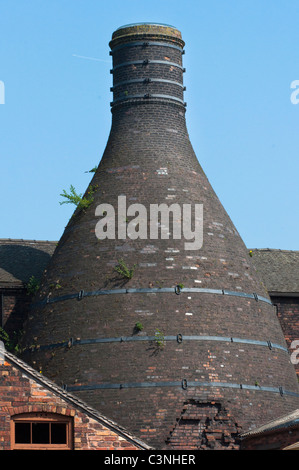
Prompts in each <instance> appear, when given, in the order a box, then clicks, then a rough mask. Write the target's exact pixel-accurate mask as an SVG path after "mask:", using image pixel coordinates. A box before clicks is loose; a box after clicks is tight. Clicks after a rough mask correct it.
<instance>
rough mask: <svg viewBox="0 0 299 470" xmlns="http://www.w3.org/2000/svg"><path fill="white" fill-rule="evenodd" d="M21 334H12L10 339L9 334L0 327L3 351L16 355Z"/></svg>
mask: <svg viewBox="0 0 299 470" xmlns="http://www.w3.org/2000/svg"><path fill="white" fill-rule="evenodd" d="M21 334H22V332H21V331H20V332H19V333H16V332H15V331H14V332H13V336H12V337H10V336H9V334H8V333H7V332H6V331H5V330H4V329H3V328H1V327H0V341H2V342H3V344H4V346H5V349H6V350H7V351H10V352H12V353H14V354H16V353H17V352H18V351H19V344H18V343H19V337H20V335H21Z"/></svg>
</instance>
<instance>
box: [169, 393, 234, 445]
mask: <svg viewBox="0 0 299 470" xmlns="http://www.w3.org/2000/svg"><path fill="white" fill-rule="evenodd" d="M239 431H240V427H239V426H238V424H237V423H236V422H235V421H234V419H233V418H232V417H231V416H230V414H229V413H228V412H227V410H226V409H225V408H224V407H223V405H222V404H221V403H217V402H215V401H210V402H206V403H199V402H196V401H195V400H190V401H188V402H186V403H185V404H184V407H183V410H182V413H181V416H180V419H179V420H178V421H177V424H176V426H175V428H174V429H173V430H172V431H171V433H170V438H169V439H168V441H167V444H168V448H170V449H175V450H183V449H185V450H224V449H226V450H239V439H238V434H239Z"/></svg>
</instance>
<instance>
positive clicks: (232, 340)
mask: <svg viewBox="0 0 299 470" xmlns="http://www.w3.org/2000/svg"><path fill="white" fill-rule="evenodd" d="M156 340H157V337H156V336H119V337H115V338H90V339H74V338H70V339H68V340H67V341H62V342H60V343H53V344H45V345H38V346H32V347H29V348H27V349H26V350H27V351H31V352H33V351H35V350H51V349H56V348H64V347H68V348H70V347H73V346H79V345H86V344H101V343H102V344H104V343H131V342H141V341H147V342H155V341H156ZM164 341H175V342H177V343H179V344H181V343H183V342H185V341H219V342H226V343H237V344H250V345H254V346H263V347H267V348H269V349H270V350H272V349H278V350H280V351H283V352H285V353H287V354H289V351H288V349H287V348H285V347H284V346H281V345H280V344H276V343H272V342H271V348H270V347H269V343H270V341H259V340H254V339H246V338H232V337H226V336H206V335H201V336H196V335H191V336H190V335H182V334H181V333H179V334H177V335H176V336H175V335H171V336H163V342H164Z"/></svg>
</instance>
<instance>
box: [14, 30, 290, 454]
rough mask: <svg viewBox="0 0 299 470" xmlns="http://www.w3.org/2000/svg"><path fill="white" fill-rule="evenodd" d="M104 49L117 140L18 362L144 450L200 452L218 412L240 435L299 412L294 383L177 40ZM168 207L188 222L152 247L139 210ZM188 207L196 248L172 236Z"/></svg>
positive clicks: (55, 266) (52, 274)
mask: <svg viewBox="0 0 299 470" xmlns="http://www.w3.org/2000/svg"><path fill="white" fill-rule="evenodd" d="M110 47H111V55H112V58H113V69H112V71H111V72H112V74H113V88H112V90H113V101H112V103H111V111H112V127H111V132H110V136H109V139H108V142H107V146H106V149H105V151H104V154H103V157H102V160H101V162H100V164H99V166H98V169H97V171H96V173H95V174H94V176H93V178H92V181H91V183H90V186H89V188H88V189H87V191H86V195H85V196H86V198H87V199H88V200H89V202H90V204H89V206H88V207H85V208H80V207H78V208H77V209H76V210H75V212H74V215H73V217H72V218H71V220H70V221H69V223H68V225H67V227H66V229H65V231H64V234H63V236H62V237H61V240H60V241H59V243H58V246H57V248H56V251H55V253H54V255H53V258H52V261H51V263H50V266H49V268H48V270H47V272H46V273H45V275H44V279H43V282H42V287H41V289H40V292H39V294H38V297H37V298H36V299H35V302H34V304H33V306H32V312H31V315H30V317H29V319H28V322H27V324H26V325H25V334H24V341H23V346H24V351H23V358H24V360H26V361H27V362H28V363H31V364H32V365H33V366H34V367H35V368H36V369H38V370H41V371H42V373H43V374H44V375H46V376H47V377H49V378H50V379H52V380H54V381H56V382H57V383H58V384H59V385H63V386H65V387H66V388H67V390H68V391H70V392H72V393H74V394H76V395H77V396H78V397H80V398H81V399H83V400H84V401H86V402H87V403H90V404H91V405H92V406H93V407H94V408H97V409H98V410H99V411H101V413H103V414H104V415H106V416H107V417H110V418H111V419H113V420H114V421H116V422H117V423H119V424H120V425H122V426H124V427H126V428H127V429H129V430H130V431H131V432H133V433H134V434H135V435H137V436H139V437H140V438H142V439H143V440H144V441H145V442H147V443H149V444H150V445H152V446H154V447H156V448H158V449H162V448H167V447H168V448H185V449H187V448H203V447H204V445H203V442H204V440H203V437H202V436H203V435H204V431H205V426H208V423H210V422H211V418H210V415H211V413H212V414H213V413H214V417H215V413H216V416H218V417H220V415H221V416H223V415H224V414H225V413H226V419H227V420H230V423H231V424H232V426H233V428H234V429H233V431H232V434H234V433H236V432H237V431H238V430H239V429H240V428H239V427H240V426H241V427H242V429H243V430H248V429H251V428H253V427H255V426H257V425H260V424H262V423H264V422H267V421H269V420H270V419H272V418H275V417H277V416H281V415H283V414H284V413H288V412H290V411H293V410H294V409H295V408H297V407H298V404H299V394H298V384H297V379H296V376H295V371H294V368H293V365H292V364H291V361H290V356H289V354H288V351H287V349H286V344H285V340H284V336H283V333H282V330H281V327H280V324H279V321H278V319H277V315H276V311H275V307H274V306H273V305H271V301H270V299H269V297H268V294H267V292H266V290H265V288H264V286H263V284H262V283H261V282H260V280H259V279H258V276H257V273H256V271H255V268H254V267H253V265H252V262H251V261H252V260H251V258H250V256H249V254H248V250H247V249H246V247H245V245H244V243H243V241H242V240H241V238H240V236H239V234H238V232H237V230H236V228H235V227H234V225H233V223H232V221H231V220H230V218H229V216H228V215H227V213H226V212H225V210H224V208H223V206H222V205H221V203H220V201H219V200H218V198H217V196H216V194H215V192H214V191H213V189H212V187H211V185H210V183H209V181H208V179H207V177H206V176H205V174H204V172H203V170H202V168H201V166H200V164H199V163H198V160H197V158H196V156H195V154H194V151H193V149H192V146H191V143H190V140H189V137H188V132H187V128H186V121H185V111H186V106H185V103H184V98H183V92H184V87H183V73H184V68H183V65H182V55H183V48H184V42H183V40H182V37H181V34H180V32H179V31H178V30H177V29H176V28H174V27H171V26H167V25H158V24H144V23H142V24H135V25H128V26H125V27H122V28H119V29H118V30H116V31H115V32H114V34H113V36H112V40H111V42H110ZM88 191H89V193H88ZM91 195H92V197H90V196H91ZM120 202H121V203H123V202H125V203H126V207H127V209H128V212H126V211H124V209H123V207H120V206H119V203H120ZM102 204H106V206H103V205H102ZM134 204H139V206H134ZM160 204H166V205H167V207H169V206H170V205H171V204H176V206H175V209H176V210H181V216H182V217H181V218H180V216H178V213H176V212H175V215H174V217H173V219H174V225H173V226H172V225H170V230H168V229H169V227H167V226H166V227H165V220H164V219H163V220H161V221H160V224H158V225H156V227H157V228H158V229H160V228H161V229H162V230H161V232H159V234H158V235H159V236H158V237H156V238H155V237H154V236H152V237H151V236H150V235H151V234H152V235H153V233H154V229H153V227H152V225H151V224H152V219H150V217H148V218H147V219H146V220H147V224H148V225H147V231H146V232H147V233H145V234H144V230H143V232H142V236H139V237H138V235H141V230H140V229H141V227H143V229H144V227H145V223H144V213H142V214H141V218H140V219H139V225H136V223H137V219H135V217H136V216H137V213H136V214H135V209H136V208H138V209H139V210H140V207H144V208H145V209H146V211H147V212H146V215H147V216H148V214H150V213H151V212H150V210H151V207H153V206H154V205H160ZM100 205H101V206H100ZM196 205H197V206H196ZM98 206H99V207H98ZM111 207H112V208H113V209H114V210H115V219H113V217H110V216H111V214H112V213H111V211H110V208H111ZM183 207H191V208H192V214H193V213H194V214H195V213H196V212H195V207H198V208H199V207H202V209H203V212H202V214H201V213H200V212H199V213H197V222H199V225H198V227H199V229H200V228H202V229H203V238H202V241H203V243H202V244H201V243H200V237H199V238H198V240H197V242H198V244H197V246H196V245H195V244H194V245H193V246H191V249H190V245H189V249H187V248H188V245H186V238H187V237H184V236H181V237H180V236H178V235H176V237H175V236H174V232H175V229H178V227H180V222H183V221H182V218H183V215H184V212H183ZM141 212H142V211H141ZM186 214H187V212H186ZM186 214H185V215H186ZM198 214H199V215H198ZM112 215H113V214H112ZM201 215H202V216H203V219H202V218H201ZM108 216H109V217H110V218H109V219H108ZM142 217H143V218H142ZM105 218H106V219H105ZM103 220H106V222H107V221H108V222H109V224H110V222H111V224H112V222H113V220H115V236H113V226H112V225H109V230H110V231H109V232H107V234H108V235H109V237H110V238H106V239H102V240H100V239H99V232H101V223H102V222H100V221H103ZM170 220H171V217H170ZM193 222H194V223H195V222H196V220H193ZM182 227H183V224H182V225H181V228H182ZM194 227H195V226H194ZM194 227H193V228H194ZM196 227H197V226H196ZM106 228H108V225H107V227H106ZM150 228H151V229H152V230H153V231H152V232H150ZM172 229H173V230H172ZM161 233H163V235H161ZM180 233H181V234H182V233H183V230H182V231H181V232H180ZM196 233H199V231H198V232H196ZM187 241H189V243H190V240H187ZM194 241H195V240H194ZM121 260H123V261H121ZM117 266H119V267H120V269H119V270H118V271H120V272H117V269H116V267H117ZM219 419H220V418H219ZM192 420H193V421H192ZM190 423H191V424H192V423H195V424H196V426H197V428H196V429H197V433H198V436H197V437H196V438H194V435H193V437H192V436H191V435H190V434H188V429H189V428H188V426H189V425H190ZM199 426H201V427H200V428H199ZM191 427H192V426H191ZM190 429H191V428H190ZM198 429H201V432H199V431H198ZM182 436H183V438H182Z"/></svg>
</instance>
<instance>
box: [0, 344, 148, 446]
mask: <svg viewBox="0 0 299 470" xmlns="http://www.w3.org/2000/svg"><path fill="white" fill-rule="evenodd" d="M0 355H1V357H0V450H11V449H30V450H114V451H119V450H130V451H131V450H149V449H150V447H149V446H147V445H146V444H144V443H143V442H141V441H140V440H139V439H137V438H135V437H134V436H132V435H130V434H129V433H128V432H127V431H126V430H124V429H122V428H120V427H119V426H118V425H117V424H115V423H113V422H112V421H110V420H108V419H107V418H105V417H104V416H102V415H101V414H100V413H99V412H98V411H96V410H93V409H92V408H91V407H90V406H88V405H87V404H86V403H83V402H82V401H81V400H79V399H78V398H77V397H75V396H73V395H71V394H70V393H67V392H66V391H64V390H63V389H62V388H61V387H58V386H57V385H56V384H54V383H53V382H51V381H50V380H48V379H47V378H46V377H43V376H42V375H41V374H40V373H39V372H37V371H35V370H34V369H32V368H31V367H29V366H28V365H27V364H25V363H24V362H23V361H21V360H20V359H18V358H17V357H16V356H14V355H13V354H11V353H9V352H7V351H5V352H4V351H2V352H0Z"/></svg>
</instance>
